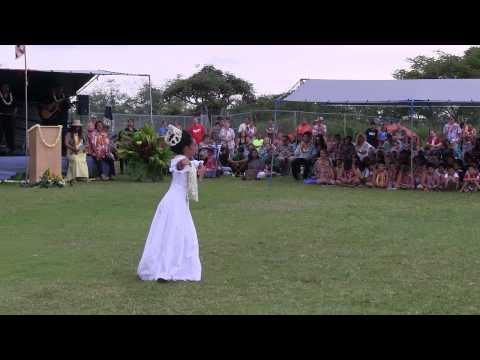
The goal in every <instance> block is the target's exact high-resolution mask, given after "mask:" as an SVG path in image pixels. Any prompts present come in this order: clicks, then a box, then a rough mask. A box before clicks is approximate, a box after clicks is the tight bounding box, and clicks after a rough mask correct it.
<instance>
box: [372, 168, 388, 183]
mask: <svg viewBox="0 0 480 360" xmlns="http://www.w3.org/2000/svg"><path fill="white" fill-rule="evenodd" d="M388 180H389V179H388V170H387V168H386V167H385V164H384V163H379V164H378V165H377V169H376V171H375V175H374V178H373V187H376V188H381V189H386V188H387V187H388Z"/></svg>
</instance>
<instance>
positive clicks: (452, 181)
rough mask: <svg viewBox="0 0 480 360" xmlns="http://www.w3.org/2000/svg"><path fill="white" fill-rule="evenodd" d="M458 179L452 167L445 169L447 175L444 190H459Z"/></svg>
mask: <svg viewBox="0 0 480 360" xmlns="http://www.w3.org/2000/svg"><path fill="white" fill-rule="evenodd" d="M459 185H460V177H459V175H458V173H457V172H456V171H455V169H454V167H453V166H449V167H447V173H446V176H445V190H447V191H456V190H458V189H459Z"/></svg>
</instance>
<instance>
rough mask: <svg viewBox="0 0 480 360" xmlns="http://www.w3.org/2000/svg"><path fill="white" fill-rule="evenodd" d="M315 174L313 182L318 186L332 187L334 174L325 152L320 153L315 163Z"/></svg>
mask: <svg viewBox="0 0 480 360" xmlns="http://www.w3.org/2000/svg"><path fill="white" fill-rule="evenodd" d="M313 171H314V174H315V180H316V183H317V184H320V185H334V184H335V174H334V172H333V168H332V165H331V164H330V160H329V158H328V154H327V152H326V151H325V150H321V151H320V157H319V158H318V160H317V161H316V162H315V165H314V168H313Z"/></svg>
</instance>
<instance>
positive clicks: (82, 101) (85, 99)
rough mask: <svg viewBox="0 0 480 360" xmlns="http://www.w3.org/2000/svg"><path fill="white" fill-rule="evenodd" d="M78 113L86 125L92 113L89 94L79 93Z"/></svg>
mask: <svg viewBox="0 0 480 360" xmlns="http://www.w3.org/2000/svg"><path fill="white" fill-rule="evenodd" d="M77 115H79V117H80V121H81V122H82V124H83V125H86V124H87V121H88V117H89V115H90V97H89V96H88V95H77Z"/></svg>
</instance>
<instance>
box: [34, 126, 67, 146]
mask: <svg viewBox="0 0 480 360" xmlns="http://www.w3.org/2000/svg"><path fill="white" fill-rule="evenodd" d="M36 127H39V129H38V130H39V131H38V133H39V135H40V140H41V141H42V143H43V145H45V146H46V147H48V148H54V147H55V146H57V144H58V142H59V141H60V138H61V135H62V127H61V126H55V127H58V135H57V138H56V139H55V142H54V143H53V144H48V143H47V142H46V141H45V138H44V137H43V134H42V128H41V127H40V125H38V124H37V125H35V126H33V127H32V128H30V129H29V130H28V131H31V130H33V129H34V128H36Z"/></svg>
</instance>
